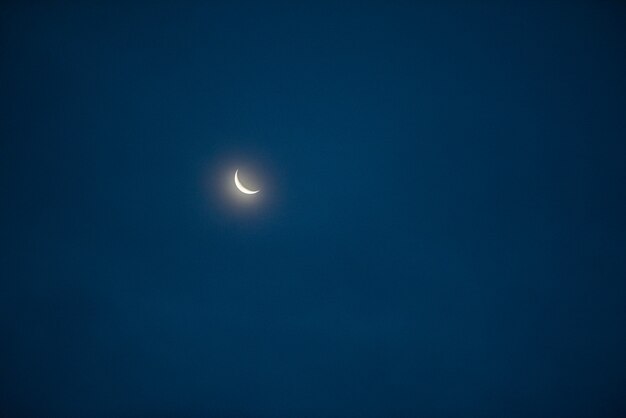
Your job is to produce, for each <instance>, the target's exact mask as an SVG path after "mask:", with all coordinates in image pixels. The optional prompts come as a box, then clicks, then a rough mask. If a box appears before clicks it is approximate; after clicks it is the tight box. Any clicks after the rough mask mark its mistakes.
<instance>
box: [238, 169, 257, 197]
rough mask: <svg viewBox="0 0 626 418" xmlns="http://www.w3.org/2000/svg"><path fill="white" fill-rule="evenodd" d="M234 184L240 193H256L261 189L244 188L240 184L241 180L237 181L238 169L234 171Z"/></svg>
mask: <svg viewBox="0 0 626 418" xmlns="http://www.w3.org/2000/svg"><path fill="white" fill-rule="evenodd" d="M235 186H237V188H238V189H239V191H240V192H241V193H245V194H256V193H258V192H260V191H261V190H250V189H248V188H246V187H245V186H244V185H243V184H241V182H240V181H239V169H237V170H236V171H235Z"/></svg>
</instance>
